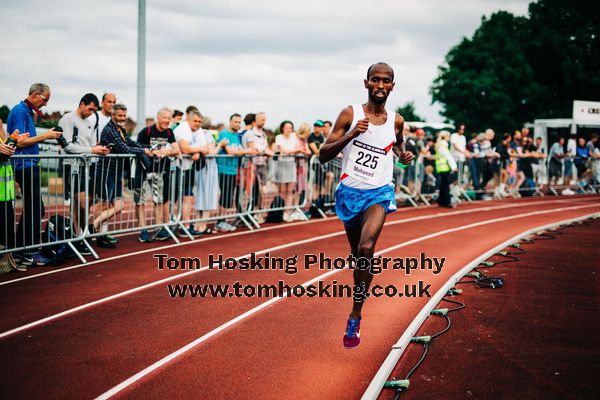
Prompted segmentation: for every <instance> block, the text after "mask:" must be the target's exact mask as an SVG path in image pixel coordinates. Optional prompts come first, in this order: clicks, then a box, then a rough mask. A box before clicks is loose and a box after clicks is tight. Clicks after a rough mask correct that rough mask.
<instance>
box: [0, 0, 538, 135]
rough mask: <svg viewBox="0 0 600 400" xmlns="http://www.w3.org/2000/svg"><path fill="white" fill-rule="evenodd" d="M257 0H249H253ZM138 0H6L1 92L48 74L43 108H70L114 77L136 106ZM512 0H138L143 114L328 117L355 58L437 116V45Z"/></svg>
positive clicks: (348, 83) (516, 2)
mask: <svg viewBox="0 0 600 400" xmlns="http://www.w3.org/2000/svg"><path fill="white" fill-rule="evenodd" d="M253 3H255V4H253ZM137 4H138V2H137V1H135V0H120V1H116V0H102V1H90V0H80V1H66V0H65V1H63V0H58V1H47V0H45V1H37V0H18V1H13V0H3V1H2V23H1V24H0V37H1V38H2V40H1V42H0V43H1V44H0V65H1V67H0V105H1V104H8V105H9V106H10V107H11V108H12V106H13V105H14V104H16V103H17V102H18V101H19V100H21V99H23V98H24V97H25V96H26V95H27V90H28V88H29V85H30V84H31V83H33V82H34V81H36V82H37V81H41V82H45V83H48V84H49V85H50V87H51V89H52V99H51V101H50V104H49V106H48V107H47V110H48V111H54V110H61V111H62V110H71V109H74V108H75V107H76V106H77V102H78V101H79V99H80V98H81V96H82V95H83V94H84V93H87V92H93V93H96V94H97V95H99V97H100V95H101V94H102V93H103V92H105V91H114V92H116V94H117V100H118V101H119V102H123V103H125V104H126V105H127V106H128V108H129V114H130V116H131V117H132V118H134V119H135V117H136V84H137V83H136V79H137V78H136V74H137V66H136V62H137V61H136V60H137ZM527 5H528V1H521V0H508V1H501V0H457V1H445V0H439V1H438V0H431V1H427V0H423V1H418V0H415V1H412V0H410V1H401V0H371V1H368V0H362V1H355V0H317V1H313V0H303V1H283V0H279V1H270V0H266V1H264V0H263V1H261V2H248V1H241V0H219V1H216V0H215V1H212V0H207V1H191V0H185V1H182V0H176V1H168V0H148V1H147V5H146V8H147V19H146V25H147V34H146V41H147V49H146V52H147V53H146V54H147V61H146V63H147V64H146V88H147V89H146V115H147V116H153V115H154V114H156V111H157V110H158V109H159V108H160V107H161V106H163V105H167V106H170V107H174V108H178V109H181V110H184V109H185V107H186V106H187V105H189V104H194V105H196V106H198V107H199V108H200V110H201V111H202V113H203V114H205V115H208V116H210V117H211V119H212V121H213V123H216V122H225V121H226V120H227V119H228V117H229V115H230V114H232V113H233V112H238V113H241V114H242V115H243V114H245V113H248V112H257V111H265V112H266V113H267V126H269V127H275V126H276V125H278V124H279V122H281V121H282V120H283V119H290V120H292V121H293V122H294V123H296V124H299V123H302V122H309V123H311V124H312V122H313V121H314V120H315V119H317V118H321V119H330V120H334V119H335V118H336V116H337V114H338V113H339V111H340V110H341V109H342V108H343V107H345V106H347V105H348V104H353V103H359V102H364V101H365V100H366V90H365V89H364V87H363V85H362V80H363V79H364V76H365V73H366V69H367V68H368V66H369V65H370V64H372V63H374V62H377V61H384V62H387V63H389V64H390V65H391V66H392V67H393V68H394V70H395V73H396V87H395V90H394V92H393V93H392V94H391V95H390V98H389V99H388V107H389V108H394V107H396V106H399V105H401V104H404V103H405V102H406V101H415V102H416V109H417V113H418V114H419V115H421V116H423V117H425V118H426V119H427V120H428V121H432V122H437V121H442V117H441V116H440V115H439V114H438V111H439V106H438V105H431V96H430V95H429V87H430V85H431V82H432V81H433V79H434V78H435V77H436V75H437V67H438V65H440V64H441V63H443V61H444V56H445V54H446V53H447V52H448V50H449V49H450V48H451V47H452V46H454V45H456V44H457V43H458V42H459V41H460V40H461V38H463V37H464V36H471V35H472V33H473V32H474V30H475V29H476V28H477V27H478V26H479V24H480V22H481V17H482V16H483V15H486V16H489V15H490V14H491V13H493V12H494V11H497V10H507V11H510V12H512V13H514V14H517V15H526V14H527Z"/></svg>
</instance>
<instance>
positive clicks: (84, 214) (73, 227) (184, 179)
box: [0, 154, 600, 262]
mask: <svg viewBox="0 0 600 400" xmlns="http://www.w3.org/2000/svg"><path fill="white" fill-rule="evenodd" d="M523 160H525V161H523ZM531 161H533V162H531ZM535 161H537V162H535ZM561 161H562V160H561ZM520 163H521V164H520V165H517V164H518V161H517V160H516V159H514V158H511V159H508V160H501V159H500V158H498V157H480V158H471V159H467V160H466V161H465V162H459V163H458V169H457V172H456V174H455V178H454V183H453V185H452V186H453V188H452V193H453V194H454V196H455V199H456V201H472V200H474V199H486V198H491V197H492V196H493V197H495V198H504V197H506V196H514V197H520V196H530V195H544V194H554V195H557V194H559V193H563V194H569V192H568V191H567V190H571V192H572V193H597V191H598V188H599V181H600V154H598V157H597V158H592V159H590V160H588V161H586V163H585V164H581V163H579V164H577V167H576V168H575V166H574V167H573V168H572V172H571V175H567V173H568V172H569V171H568V170H567V169H566V167H565V166H564V165H563V163H560V165H559V164H558V163H556V162H548V160H547V159H542V158H539V159H531V160H527V159H525V158H522V159H521V160H520ZM8 166H11V167H12V171H13V176H14V178H13V179H14V182H15V185H14V188H15V189H14V192H15V193H14V196H13V197H11V193H10V192H11V190H13V189H11V187H12V186H10V185H9V181H10V180H12V179H11V178H10V177H9V176H8V175H9V174H8V173H7V171H9V170H10V169H11V168H9V167H8ZM0 168H2V171H3V174H2V175H0V176H1V177H2V181H1V182H0V186H1V187H0V189H4V191H0V193H3V194H4V197H2V198H0V200H2V201H0V222H1V226H0V245H2V247H0V255H2V254H5V253H18V255H19V256H21V257H22V258H23V260H28V259H30V258H31V255H32V254H34V253H36V252H38V251H39V250H40V249H41V250H42V254H45V255H46V256H50V257H52V256H56V255H60V253H61V252H71V253H72V254H73V255H75V256H77V257H78V258H79V259H80V260H81V262H86V260H85V257H84V256H93V257H95V258H98V254H97V253H96V251H95V250H94V249H93V248H92V247H91V246H90V242H91V241H92V240H95V241H96V243H97V245H98V246H99V247H116V246H117V243H118V241H119V239H118V238H117V237H115V236H116V235H117V236H118V235H123V234H128V233H136V234H138V233H139V235H140V237H139V240H140V241H142V242H144V241H151V240H169V239H171V240H174V241H176V242H179V238H188V239H190V240H193V239H194V238H196V237H198V236H201V235H206V234H209V233H212V232H213V229H212V228H210V227H209V226H208V223H209V222H211V221H214V222H215V225H214V230H219V231H233V230H235V229H236V227H237V226H245V227H247V228H248V229H257V228H260V226H261V224H262V223H264V222H284V221H286V222H287V221H300V220H306V219H308V218H310V217H327V216H328V215H333V214H334V210H333V207H334V205H335V190H336V187H337V185H338V184H339V182H340V178H341V172H342V171H341V157H338V158H335V159H334V160H331V161H330V162H328V163H326V164H324V165H322V164H321V163H320V162H319V160H318V157H316V156H312V157H310V158H307V157H305V156H289V155H286V156H280V155H275V156H272V157H268V156H243V157H242V156H228V155H211V156H205V157H195V158H192V157H189V156H179V157H173V158H168V157H165V158H148V157H140V156H135V155H130V154H111V155H107V156H93V155H36V156H24V155H19V156H14V157H12V158H11V160H10V162H4V163H0ZM394 180H395V185H396V196H397V199H398V201H399V204H398V205H399V206H401V205H402V202H404V204H405V205H408V206H417V205H418V204H419V203H422V204H425V205H427V206H429V205H431V202H432V201H435V200H436V197H437V193H438V186H439V179H438V177H437V176H436V174H435V159H434V158H433V157H432V156H430V155H427V156H424V155H420V156H419V157H417V158H416V159H415V160H414V162H413V164H412V165H410V166H408V167H406V166H401V165H399V164H396V166H395V169H394Z"/></svg>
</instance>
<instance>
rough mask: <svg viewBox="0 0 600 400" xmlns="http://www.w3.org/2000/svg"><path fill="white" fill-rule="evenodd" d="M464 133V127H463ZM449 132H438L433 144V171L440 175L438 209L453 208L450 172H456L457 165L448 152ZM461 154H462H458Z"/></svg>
mask: <svg viewBox="0 0 600 400" xmlns="http://www.w3.org/2000/svg"><path fill="white" fill-rule="evenodd" d="M463 131H464V125H463ZM449 138H450V132H448V131H440V133H439V134H438V140H437V142H436V144H435V170H436V172H437V173H438V175H440V193H439V196H438V205H439V206H440V207H448V208H454V207H456V205H454V204H453V203H452V199H451V198H450V171H456V169H457V165H456V161H455V160H454V157H453V156H452V152H450V151H449V150H448V139H449ZM459 153H461V154H462V152H459Z"/></svg>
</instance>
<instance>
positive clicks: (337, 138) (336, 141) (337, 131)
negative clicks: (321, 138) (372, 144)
mask: <svg viewBox="0 0 600 400" xmlns="http://www.w3.org/2000/svg"><path fill="white" fill-rule="evenodd" d="M353 118H354V113H353V112H352V107H351V106H348V107H346V108H344V109H343V110H342V112H341V113H340V115H339V116H338V117H337V120H336V121H335V124H334V125H333V130H332V131H331V134H329V136H327V139H326V140H325V143H323V145H322V146H321V150H320V151H319V161H320V162H321V164H325V163H326V162H328V161H330V160H333V159H334V158H335V157H336V156H337V155H338V154H339V153H340V152H341V151H342V150H343V149H344V147H346V145H347V144H348V143H350V141H351V140H352V139H354V138H355V137H357V136H358V135H360V134H361V133H363V132H366V131H367V129H368V128H369V119H368V118H365V119H361V120H360V121H358V124H356V126H355V127H354V128H352V129H351V130H348V129H349V128H350V125H351V124H352V119H353Z"/></svg>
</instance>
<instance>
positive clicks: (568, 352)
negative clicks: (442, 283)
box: [379, 220, 600, 400]
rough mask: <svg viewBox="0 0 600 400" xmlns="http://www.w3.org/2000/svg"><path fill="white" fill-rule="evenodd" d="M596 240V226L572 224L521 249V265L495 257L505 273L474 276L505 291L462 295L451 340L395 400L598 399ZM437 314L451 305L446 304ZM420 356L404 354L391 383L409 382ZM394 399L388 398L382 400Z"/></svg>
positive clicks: (439, 321) (431, 324) (438, 322)
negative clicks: (493, 279)
mask: <svg viewBox="0 0 600 400" xmlns="http://www.w3.org/2000/svg"><path fill="white" fill-rule="evenodd" d="M599 233H600V220H593V221H592V222H585V223H583V224H573V225H570V226H567V227H562V228H561V229H560V230H559V231H558V233H554V235H555V239H549V238H548V237H539V238H537V239H538V240H536V241H535V242H534V243H531V244H528V243H525V244H523V246H522V249H524V250H525V251H526V253H525V254H519V255H516V257H518V258H520V261H510V260H507V258H504V257H500V256H495V257H492V258H491V259H490V260H491V261H496V262H502V264H497V265H495V266H493V267H492V268H487V267H480V268H479V269H480V270H482V271H484V272H485V273H486V274H487V275H489V276H497V277H503V278H504V279H505V280H506V283H505V285H504V286H503V287H502V288H501V289H499V290H486V289H477V288H476V287H475V286H474V285H472V284H463V285H460V287H461V288H462V289H463V293H462V294H461V295H460V296H456V297H452V298H451V299H452V300H454V301H461V302H463V303H465V304H466V307H465V308H464V309H462V310H460V311H456V312H452V313H450V314H449V315H450V318H451V320H452V326H451V328H450V330H449V331H448V332H446V333H444V334H442V335H441V336H439V337H438V338H437V339H435V341H434V342H433V343H432V344H431V345H430V347H429V352H428V354H427V357H426V358H425V361H424V363H423V364H421V366H420V367H419V368H418V369H417V370H416V372H415V373H414V374H413V375H412V377H411V378H410V389H409V390H408V391H407V392H405V393H402V395H401V396H400V398H401V399H402V400H411V399H419V400H422V399H431V400H436V399H447V400H452V399H456V400H461V399H465V398H472V399H510V398H518V399H532V400H535V399H598V398H600V384H599V382H598V375H599V374H600V364H599V363H598V359H599V358H600V336H598V335H597V334H596V333H597V332H598V331H600V291H599V290H598V283H597V279H596V277H597V275H598V273H599V272H600V263H598V259H600V246H599V245H600V236H599ZM509 251H511V252H520V250H516V249H510V250H509ZM507 261H509V262H507ZM470 279H471V278H466V279H464V280H463V281H467V280H470ZM440 307H456V305H455V304H450V303H448V302H444V301H443V302H441V303H440V304H439V305H438V306H436V308H440ZM445 327H446V320H445V319H444V318H440V317H431V318H428V319H427V321H426V322H425V323H424V324H423V326H422V327H421V328H420V329H419V330H418V332H417V334H418V335H432V334H435V333H437V332H440V331H441V330H442V329H444V328H445ZM422 353H423V348H422V345H419V344H411V345H409V347H408V348H407V349H406V352H405V353H404V354H403V356H402V358H401V359H400V361H399V363H398V364H397V365H396V367H395V368H394V370H393V372H392V374H391V377H393V378H395V377H405V376H406V374H407V373H408V371H409V370H410V369H411V368H412V367H413V366H414V365H415V364H416V362H417V360H418V359H419V358H420V357H421V355H422ZM490 360H494V362H493V363H492V362H490ZM394 395H395V392H394V391H393V390H391V389H384V390H383V391H382V393H381V396H380V397H379V399H381V400H386V399H389V400H391V399H393V398H394Z"/></svg>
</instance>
